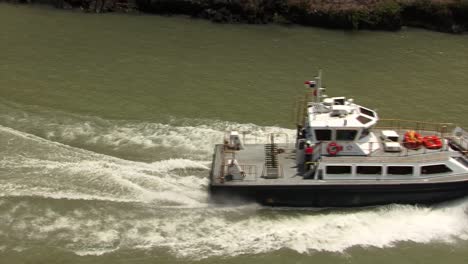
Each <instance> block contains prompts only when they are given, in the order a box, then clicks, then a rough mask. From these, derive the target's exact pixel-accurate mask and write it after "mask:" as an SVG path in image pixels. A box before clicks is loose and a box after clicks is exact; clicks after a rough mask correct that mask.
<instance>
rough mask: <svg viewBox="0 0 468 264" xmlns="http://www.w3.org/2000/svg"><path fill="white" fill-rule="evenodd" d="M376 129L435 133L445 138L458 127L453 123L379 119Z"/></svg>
mask: <svg viewBox="0 0 468 264" xmlns="http://www.w3.org/2000/svg"><path fill="white" fill-rule="evenodd" d="M375 127H376V128H379V129H398V130H404V129H408V130H416V131H435V132H438V133H440V134H441V135H442V136H443V135H444V134H446V133H448V132H449V131H451V130H453V129H455V127H456V125H455V124H453V123H436V122H426V121H417V120H406V119H379V122H378V123H377V125H376V126H375Z"/></svg>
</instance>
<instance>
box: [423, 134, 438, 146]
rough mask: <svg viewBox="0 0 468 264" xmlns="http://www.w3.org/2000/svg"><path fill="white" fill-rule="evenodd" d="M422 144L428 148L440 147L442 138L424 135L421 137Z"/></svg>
mask: <svg viewBox="0 0 468 264" xmlns="http://www.w3.org/2000/svg"><path fill="white" fill-rule="evenodd" d="M423 144H424V146H425V147H426V148H428V149H440V148H442V140H441V139H440V138H439V137H438V136H426V137H424V138H423Z"/></svg>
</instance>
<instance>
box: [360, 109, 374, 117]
mask: <svg viewBox="0 0 468 264" xmlns="http://www.w3.org/2000/svg"><path fill="white" fill-rule="evenodd" d="M359 110H361V113H363V114H365V115H367V116H372V117H375V114H374V111H372V110H369V109H367V108H364V107H359Z"/></svg>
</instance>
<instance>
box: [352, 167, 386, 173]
mask: <svg viewBox="0 0 468 264" xmlns="http://www.w3.org/2000/svg"><path fill="white" fill-rule="evenodd" d="M356 173H357V174H379V175H380V174H382V166H357V168H356Z"/></svg>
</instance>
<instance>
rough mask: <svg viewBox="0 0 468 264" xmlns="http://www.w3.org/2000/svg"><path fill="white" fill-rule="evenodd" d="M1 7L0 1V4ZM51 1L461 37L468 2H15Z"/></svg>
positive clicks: (61, 2) (63, 3)
mask: <svg viewBox="0 0 468 264" xmlns="http://www.w3.org/2000/svg"><path fill="white" fill-rule="evenodd" d="M0 1H1V0H0ZM11 1H14V2H28V3H29V2H34V1H41V2H44V1H49V3H51V4H54V5H55V6H57V7H59V8H80V9H81V10H84V11H87V12H97V13H99V12H110V11H141V12H148V13H157V14H184V15H189V16H193V17H200V18H205V19H209V20H212V21H214V22H219V23H256V24H259V23H269V22H280V23H297V24H303V25H311V26H321V27H329V28H344V29H385V30H398V29H400V28H401V27H402V26H404V25H407V26H417V27H424V28H428V29H433V30H438V31H444V32H452V33H461V32H465V31H467V30H468V0H347V1H327V0H11Z"/></svg>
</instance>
